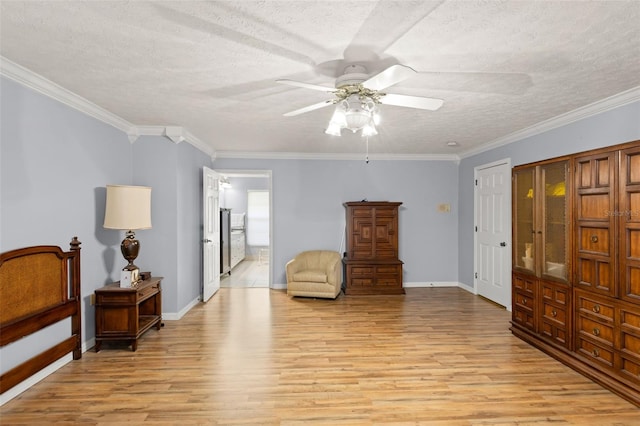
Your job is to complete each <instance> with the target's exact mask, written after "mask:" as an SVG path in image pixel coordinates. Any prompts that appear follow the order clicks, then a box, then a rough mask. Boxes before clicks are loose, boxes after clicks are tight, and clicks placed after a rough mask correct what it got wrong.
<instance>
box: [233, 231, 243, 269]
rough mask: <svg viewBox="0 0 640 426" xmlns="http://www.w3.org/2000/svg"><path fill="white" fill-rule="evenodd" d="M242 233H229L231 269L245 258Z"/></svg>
mask: <svg viewBox="0 0 640 426" xmlns="http://www.w3.org/2000/svg"><path fill="white" fill-rule="evenodd" d="M245 244H246V243H245V233H244V231H234V230H232V231H231V268H232V269H233V267H234V266H236V265H237V264H238V263H240V262H241V261H242V260H243V259H244V257H245Z"/></svg>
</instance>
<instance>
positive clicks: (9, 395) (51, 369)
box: [0, 353, 73, 406]
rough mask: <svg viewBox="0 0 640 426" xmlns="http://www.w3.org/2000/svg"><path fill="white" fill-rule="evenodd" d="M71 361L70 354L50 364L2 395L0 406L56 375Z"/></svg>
mask: <svg viewBox="0 0 640 426" xmlns="http://www.w3.org/2000/svg"><path fill="white" fill-rule="evenodd" d="M71 361H73V355H71V353H69V354H67V355H65V356H63V357H62V358H60V359H59V360H57V361H55V362H53V363H51V364H49V365H48V366H46V367H45V368H43V369H42V370H40V371H38V372H37V373H35V374H33V375H32V376H29V377H27V378H26V379H24V380H23V381H21V382H20V383H18V384H17V385H15V386H14V387H12V388H11V389H9V390H7V391H6V392H4V393H3V394H1V395H0V406H3V405H4V404H5V403H7V402H9V401H11V400H12V399H13V398H15V397H16V396H18V395H20V394H21V393H22V392H24V391H26V390H28V389H29V388H30V387H31V386H33V385H35V384H36V383H38V382H40V381H41V380H43V379H45V378H46V377H47V376H49V375H51V374H53V373H55V372H56V371H58V370H59V369H60V368H61V367H64V366H65V365H67V364H68V363H69V362H71Z"/></svg>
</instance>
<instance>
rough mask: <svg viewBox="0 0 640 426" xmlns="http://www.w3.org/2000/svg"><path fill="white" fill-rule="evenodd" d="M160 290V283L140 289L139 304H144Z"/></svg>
mask: <svg viewBox="0 0 640 426" xmlns="http://www.w3.org/2000/svg"><path fill="white" fill-rule="evenodd" d="M159 289H160V282H157V283H154V284H152V285H147V286H144V287H143V288H138V292H137V293H138V294H137V296H138V302H142V301H143V300H146V299H147V298H149V297H151V296H153V295H154V294H156V293H157V292H158V291H159Z"/></svg>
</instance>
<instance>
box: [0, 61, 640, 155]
mask: <svg viewBox="0 0 640 426" xmlns="http://www.w3.org/2000/svg"><path fill="white" fill-rule="evenodd" d="M0 75H3V76H5V77H7V78H9V79H11V80H13V81H16V82H18V83H19V84H22V85H23V86H26V87H29V88H31V89H33V90H35V91H36V92H38V93H41V94H43V95H45V96H48V97H50V98H53V99H55V100H57V101H59V102H61V103H63V104H65V105H67V106H69V107H71V108H74V109H76V110H78V111H80V112H83V113H85V114H87V115H89V116H91V117H93V118H96V119H98V120H100V121H102V122H104V123H107V124H109V125H111V126H113V127H115V128H116V129H119V130H122V131H123V132H125V133H126V134H127V135H128V137H129V141H130V142H131V143H134V142H135V141H136V140H137V139H138V137H139V136H143V135H157V136H168V135H167V133H166V129H168V128H169V129H174V130H175V129H180V130H179V131H178V135H177V139H178V140H175V139H173V136H174V135H175V133H174V132H172V131H169V134H170V135H171V136H168V137H169V139H171V140H173V141H174V142H175V143H178V142H182V141H183V140H184V141H186V142H188V143H189V144H191V145H193V146H194V147H195V148H197V149H199V150H200V151H202V152H204V153H205V154H208V155H209V156H210V157H211V159H212V160H215V159H216V158H234V159H265V160H364V155H363V154H331V153H327V154H322V153H316V154H312V153H301V152H281V153H276V152H234V151H220V152H218V153H216V151H215V149H214V148H213V147H212V146H210V145H209V144H208V143H206V142H203V141H202V140H200V139H198V138H197V137H195V136H194V135H193V134H191V132H189V131H188V130H186V129H185V128H184V127H180V126H136V125H134V124H132V123H129V122H128V121H126V120H124V119H123V118H121V117H119V116H118V115H116V114H113V113H112V112H109V111H107V110H106V109H104V108H102V107H99V106H98V105H96V104H94V103H93V102H90V101H88V100H87V99H85V98H83V97H81V96H79V95H77V94H75V93H73V92H71V91H69V90H67V89H65V88H63V87H62V86H60V85H58V84H56V83H54V82H52V81H50V80H47V79H46V78H44V77H42V76H41V75H39V74H36V73H35V72H33V71H31V70H29V69H27V68H25V67H23V66H21V65H18V64H16V63H14V62H12V61H10V60H9V59H7V58H5V57H3V56H1V55H0ZM637 101H640V86H637V87H634V88H632V89H629V90H626V91H624V92H621V93H618V94H616V95H613V96H610V97H608V98H605V99H603V100H600V101H596V102H593V103H591V104H589V105H585V106H583V107H580V108H577V109H575V110H573V111H569V112H567V113H564V114H561V115H559V116H557V117H553V118H550V119H548V120H545V121H542V122H540V123H537V124H534V125H533V126H530V127H527V128H524V129H522V130H518V131H516V132H513V133H510V134H508V135H506V136H503V137H500V138H498V139H495V140H493V141H489V142H487V143H485V144H482V145H481V146H479V147H476V148H472V149H470V150H468V151H464V152H462V153H461V154H459V155H456V154H372V155H370V156H369V158H370V160H377V161H382V160H414V161H455V162H460V160H461V159H463V158H467V157H471V156H474V155H476V154H480V153H482V152H485V151H489V150H491V149H494V148H498V147H500V146H503V145H508V144H510V143H513V142H517V141H519V140H522V139H525V138H528V137H531V136H535V135H537V134H540V133H543V132H546V131H549V130H552V129H555V128H557V127H561V126H564V125H567V124H570V123H573V122H574V121H578V120H582V119H583V118H587V117H590V116H592V115H596V114H600V113H603V112H606V111H609V110H612V109H614V108H618V107H621V106H624V105H627V104H630V103H633V102H637ZM155 129H162V132H161V133H160V134H158V133H157V130H155ZM149 130H151V132H150V133H147V131H149Z"/></svg>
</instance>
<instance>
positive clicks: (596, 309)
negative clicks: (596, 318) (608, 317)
mask: <svg viewBox="0 0 640 426" xmlns="http://www.w3.org/2000/svg"><path fill="white" fill-rule="evenodd" d="M593 312H595V313H596V314H597V313H598V312H600V305H593Z"/></svg>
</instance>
